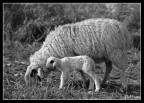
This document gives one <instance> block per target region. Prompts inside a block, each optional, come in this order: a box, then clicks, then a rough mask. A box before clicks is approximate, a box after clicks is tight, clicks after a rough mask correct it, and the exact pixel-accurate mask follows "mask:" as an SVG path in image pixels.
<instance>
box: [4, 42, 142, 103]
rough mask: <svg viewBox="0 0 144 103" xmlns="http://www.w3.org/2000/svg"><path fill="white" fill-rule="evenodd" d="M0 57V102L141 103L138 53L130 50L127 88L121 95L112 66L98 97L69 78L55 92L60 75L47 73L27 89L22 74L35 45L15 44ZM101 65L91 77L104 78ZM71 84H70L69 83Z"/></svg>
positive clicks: (77, 81)
mask: <svg viewBox="0 0 144 103" xmlns="http://www.w3.org/2000/svg"><path fill="white" fill-rule="evenodd" d="M3 48H4V53H3V98H4V99H95V100H97V99H141V90H140V89H141V88H140V87H141V75H140V74H141V62H140V58H141V55H140V54H141V53H140V51H137V50H135V49H131V50H130V51H129V53H128V56H129V64H128V68H127V69H126V72H127V73H128V88H127V91H126V94H124V92H123V89H122V85H121V82H120V80H119V78H120V74H119V71H118V70H117V69H116V67H115V66H113V68H114V69H113V70H112V72H111V74H110V78H109V79H108V82H107V86H106V87H105V88H102V89H101V90H100V92H99V93H98V94H96V93H88V92H87V91H86V90H85V89H84V88H83V87H82V82H81V81H80V80H77V79H75V78H76V77H75V76H72V77H70V78H69V79H68V80H67V82H66V84H65V86H64V89H62V90H59V88H58V87H59V84H60V72H59V71H55V72H52V73H50V75H49V76H48V78H47V79H45V80H44V81H43V82H42V85H41V86H32V87H28V86H27V85H26V84H25V81H24V74H25V72H26V68H27V66H28V63H29V61H28V60H29V59H28V58H29V56H30V55H31V54H32V53H34V51H36V50H38V49H39V48H40V45H39V44H34V45H26V46H25V47H23V46H22V45H21V44H19V43H17V42H16V43H14V44H13V45H12V44H9V45H4V47H3ZM104 71H105V64H104V63H102V64H98V65H97V69H95V71H94V72H95V73H97V74H98V75H99V76H101V77H102V78H103V77H104ZM73 80H74V81H73Z"/></svg>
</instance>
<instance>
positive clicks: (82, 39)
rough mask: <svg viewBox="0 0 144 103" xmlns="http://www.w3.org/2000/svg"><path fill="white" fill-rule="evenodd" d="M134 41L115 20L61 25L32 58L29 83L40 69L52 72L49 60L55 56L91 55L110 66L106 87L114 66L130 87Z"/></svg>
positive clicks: (29, 67) (108, 67)
mask: <svg viewBox="0 0 144 103" xmlns="http://www.w3.org/2000/svg"><path fill="white" fill-rule="evenodd" d="M130 41H131V40H130V35H129V32H128V30H127V28H126V26H125V25H123V24H122V23H121V22H119V21H117V20H114V19H102V18H99V19H88V20H84V21H81V22H77V23H72V24H66V25H63V26H59V27H58V28H56V29H55V30H54V31H52V32H50V34H49V35H48V36H47V37H46V40H45V42H44V43H43V45H42V47H41V49H40V50H38V51H36V52H35V53H34V54H33V55H32V56H31V57H30V65H29V66H28V67H27V71H26V73H25V82H26V84H29V81H30V79H31V76H30V74H31V73H32V72H33V71H34V70H36V71H37V70H38V69H39V68H41V70H42V71H43V72H44V73H45V74H47V72H48V71H50V70H48V69H47V68H46V66H45V64H46V61H47V58H49V57H51V56H53V57H57V58H60V59H61V58H64V57H68V56H79V55H87V56H89V57H91V58H92V59H93V60H94V61H95V63H102V62H105V64H106V72H105V76H104V79H103V81H102V83H101V86H102V87H103V86H104V85H105V83H106V81H107V79H108V76H109V74H110V72H111V70H112V63H113V64H114V65H115V66H116V67H117V68H118V69H119V70H120V80H121V82H122V85H123V87H124V88H126V87H127V79H126V73H125V69H126V67H127V61H128V59H127V50H128V49H129V46H130V44H131V42H130Z"/></svg>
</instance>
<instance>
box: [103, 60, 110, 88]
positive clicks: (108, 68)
mask: <svg viewBox="0 0 144 103" xmlns="http://www.w3.org/2000/svg"><path fill="white" fill-rule="evenodd" d="M105 64H106V71H105V76H104V79H103V81H102V83H101V87H105V86H106V84H105V83H106V81H107V79H108V77H109V74H110V72H111V70H112V62H111V61H107V62H105Z"/></svg>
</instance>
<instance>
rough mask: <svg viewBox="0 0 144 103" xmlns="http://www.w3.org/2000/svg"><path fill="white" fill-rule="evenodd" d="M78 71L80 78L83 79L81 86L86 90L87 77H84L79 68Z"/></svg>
mask: <svg viewBox="0 0 144 103" xmlns="http://www.w3.org/2000/svg"><path fill="white" fill-rule="evenodd" d="M79 73H80V74H81V76H82V79H83V87H84V88H85V89H86V90H87V89H88V88H87V79H86V77H85V75H84V72H83V71H82V70H79Z"/></svg>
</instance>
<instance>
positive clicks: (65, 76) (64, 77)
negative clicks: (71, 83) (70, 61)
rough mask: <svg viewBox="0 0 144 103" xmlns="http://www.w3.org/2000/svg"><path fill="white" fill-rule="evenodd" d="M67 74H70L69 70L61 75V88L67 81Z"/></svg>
mask: <svg viewBox="0 0 144 103" xmlns="http://www.w3.org/2000/svg"><path fill="white" fill-rule="evenodd" d="M67 74H68V72H62V74H61V77H60V86H59V88H60V89H62V88H63V85H64V82H65V80H66V78H67Z"/></svg>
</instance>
